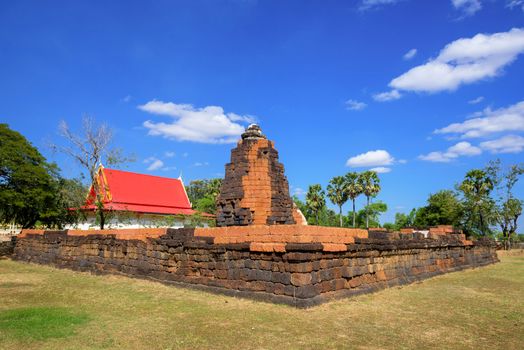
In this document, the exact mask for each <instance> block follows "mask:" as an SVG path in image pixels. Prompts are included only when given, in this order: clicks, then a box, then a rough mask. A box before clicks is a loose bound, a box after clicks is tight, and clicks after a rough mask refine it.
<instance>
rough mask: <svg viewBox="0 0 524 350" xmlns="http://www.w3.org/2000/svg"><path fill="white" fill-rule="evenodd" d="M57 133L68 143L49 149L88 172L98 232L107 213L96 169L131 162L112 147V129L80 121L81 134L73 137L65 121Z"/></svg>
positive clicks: (92, 122) (91, 120)
mask: <svg viewBox="0 0 524 350" xmlns="http://www.w3.org/2000/svg"><path fill="white" fill-rule="evenodd" d="M58 130H59V134H60V135H61V136H62V137H64V138H65V139H66V140H67V141H68V142H67V145H65V146H62V145H57V144H52V145H51V148H52V149H53V150H54V151H58V152H61V153H64V154H67V155H68V156H70V157H71V158H73V159H74V160H75V161H77V162H78V163H79V164H80V166H81V167H82V168H83V169H84V171H86V172H87V175H88V179H89V181H90V184H91V186H92V188H93V191H94V194H95V203H94V204H95V207H96V209H95V211H96V215H97V216H98V218H99V220H100V229H101V230H103V229H104V225H105V221H106V213H105V212H104V202H103V199H104V198H103V194H102V193H101V191H100V187H99V186H98V184H101V182H100V183H99V182H98V181H97V178H98V168H99V166H100V164H102V161H104V162H105V164H106V165H109V166H111V165H117V164H121V163H125V162H127V161H129V160H130V159H129V158H126V157H124V156H123V155H122V152H121V150H120V149H118V148H112V147H111V141H112V138H113V131H112V130H111V128H109V127H108V126H107V124H105V123H102V124H100V125H97V124H96V123H95V121H94V120H93V119H92V118H91V117H89V116H84V117H83V118H82V132H81V134H75V133H73V132H72V131H71V129H70V128H69V126H68V125H67V123H66V122H65V121H61V122H60V124H59V126H58Z"/></svg>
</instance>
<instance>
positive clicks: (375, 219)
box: [357, 201, 388, 228]
mask: <svg viewBox="0 0 524 350" xmlns="http://www.w3.org/2000/svg"><path fill="white" fill-rule="evenodd" d="M387 210H388V206H387V204H386V203H384V202H381V201H378V202H375V203H370V204H369V206H367V207H366V208H364V209H362V210H359V211H358V212H357V227H360V228H369V227H380V215H382V214H383V213H385V212H386V211H387Z"/></svg>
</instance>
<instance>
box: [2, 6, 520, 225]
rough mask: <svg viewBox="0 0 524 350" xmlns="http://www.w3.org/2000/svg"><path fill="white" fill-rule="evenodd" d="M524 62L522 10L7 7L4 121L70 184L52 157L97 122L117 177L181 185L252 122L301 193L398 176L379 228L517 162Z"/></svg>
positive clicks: (214, 171) (217, 171)
mask: <svg viewBox="0 0 524 350" xmlns="http://www.w3.org/2000/svg"><path fill="white" fill-rule="evenodd" d="M523 53H524V1H522V0H491V1H488V0H449V1H448V0H434V1H429V0H428V1H416V0H404V1H395V0H365V1H329V0H323V1H307V0H303V1H292V0H289V1H269V0H268V1H263V0H259V1H256V0H251V1H250V0H208V1H198V0H197V1H195V0H192V1H158V0H157V1H150V2H145V1H13V2H7V1H2V2H1V3H0V96H2V103H0V118H1V119H0V120H1V121H2V122H7V123H8V124H9V125H10V126H11V127H12V128H13V129H15V130H17V131H19V132H21V133H22V134H24V135H25V136H26V137H27V138H28V139H29V140H30V141H31V142H32V143H33V144H34V145H36V146H37V147H39V149H40V150H41V151H42V153H43V154H44V155H45V156H46V157H47V158H48V159H50V160H54V161H56V162H57V163H58V164H59V166H60V167H61V169H62V171H63V174H64V175H65V176H68V177H74V176H77V175H78V174H79V172H80V168H79V167H78V166H76V165H75V164H74V163H72V162H71V161H69V160H67V159H66V158H64V157H63V156H60V155H54V154H52V152H51V151H50V150H49V149H48V148H47V147H46V144H47V143H48V141H49V140H55V141H56V140H57V138H58V136H57V130H58V124H59V122H60V121H61V120H65V121H66V122H67V123H68V124H69V125H70V126H71V128H72V129H77V130H78V128H79V127H80V121H81V117H82V115H84V114H89V115H91V116H93V117H94V118H96V120H97V121H100V122H107V123H108V124H109V125H110V126H111V127H112V128H113V129H114V130H115V135H114V143H115V145H117V146H119V147H121V148H123V149H124V150H125V151H126V152H127V153H130V154H134V155H135V156H136V161H135V162H133V163H130V164H128V165H127V166H126V167H125V169H128V170H131V171H137V172H143V173H150V174H155V175H161V176H169V177H178V176H179V175H180V173H182V175H183V178H184V180H185V181H186V182H189V181H190V180H193V179H198V178H208V177H217V176H223V173H224V164H225V163H226V162H227V161H228V160H229V154H230V149H231V148H232V147H234V143H231V141H234V140H236V139H237V138H238V135H239V133H240V132H241V130H242V129H243V127H245V126H246V125H247V124H249V123H250V122H251V121H253V120H255V121H256V122H258V123H259V124H260V125H261V127H262V129H263V131H264V132H265V134H267V135H268V137H269V138H270V139H272V140H274V141H275V143H276V147H277V149H278V150H279V152H280V158H281V161H282V162H283V163H284V165H285V166H286V174H287V176H288V179H289V182H290V184H291V186H292V188H291V190H292V192H294V193H297V194H300V193H301V192H302V191H301V190H306V189H307V186H308V185H309V184H312V183H321V184H322V185H323V186H324V187H325V186H326V184H327V182H328V181H329V179H330V178H331V177H333V176H335V175H342V174H344V173H346V172H348V171H351V170H356V171H361V170H366V169H370V168H379V170H381V171H388V172H387V173H382V174H381V175H380V176H381V179H382V188H383V190H382V192H381V193H380V195H379V196H378V199H380V200H383V201H385V202H386V203H387V204H388V205H389V209H390V210H389V212H388V214H387V215H385V216H384V217H383V220H382V221H386V220H392V219H393V217H394V214H395V212H408V211H409V210H410V209H411V208H413V207H417V206H421V205H424V202H425V200H426V198H427V196H428V194H429V193H432V192H435V191H437V190H439V189H444V188H452V187H453V186H454V184H455V183H457V182H459V181H460V180H461V179H462V178H463V176H464V174H465V172H466V171H467V170H469V169H471V168H475V167H482V166H484V165H485V164H486V163H487V162H488V161H489V160H490V159H495V158H497V157H499V158H500V159H501V160H502V161H503V162H504V163H506V164H511V163H515V162H518V161H522V160H523V159H524V157H523V153H522V152H523V151H524V102H523V101H524V57H523V56H524V55H523ZM56 142H60V141H56ZM516 192H517V194H518V195H519V196H520V198H523V197H524V181H522V182H521V183H520V184H519V185H518V187H517V189H516ZM361 204H362V203H360V205H361ZM345 210H349V205H347V206H346V208H345Z"/></svg>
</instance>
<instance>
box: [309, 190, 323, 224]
mask: <svg viewBox="0 0 524 350" xmlns="http://www.w3.org/2000/svg"><path fill="white" fill-rule="evenodd" d="M325 195H326V194H325V192H324V190H322V186H320V185H319V184H316V185H311V186H309V188H308V191H307V194H306V206H307V208H308V211H310V212H311V213H313V214H314V215H315V218H316V224H317V225H318V213H319V212H320V210H321V209H322V208H324V206H325V205H326V199H325Z"/></svg>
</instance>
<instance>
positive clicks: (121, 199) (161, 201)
mask: <svg viewBox="0 0 524 350" xmlns="http://www.w3.org/2000/svg"><path fill="white" fill-rule="evenodd" d="M98 179H99V186H101V191H100V192H101V193H102V195H103V198H104V199H103V202H104V208H107V209H109V210H118V211H120V210H122V211H133V212H139V213H155V214H181V215H192V214H195V213H196V211H195V210H193V209H191V203H190V202H189V198H188V197H187V193H186V191H185V188H184V184H183V183H182V180H180V179H172V178H167V177H160V176H153V175H146V174H137V173H133V172H129V171H122V170H114V169H108V168H103V167H100V169H99V173H98ZM94 195H95V193H94V190H93V188H91V189H90V193H89V196H88V198H87V201H86V205H85V206H84V207H83V209H95V205H94ZM204 215H205V216H212V215H209V214H204Z"/></svg>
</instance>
